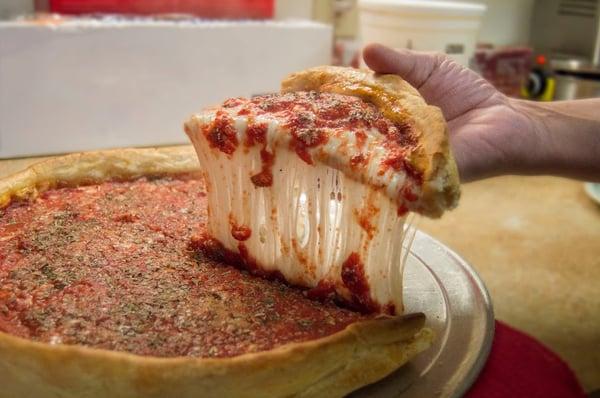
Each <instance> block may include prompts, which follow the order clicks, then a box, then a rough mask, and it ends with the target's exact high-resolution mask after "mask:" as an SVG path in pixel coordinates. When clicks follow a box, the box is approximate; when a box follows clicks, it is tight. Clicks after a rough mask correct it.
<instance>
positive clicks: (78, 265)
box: [0, 134, 372, 357]
mask: <svg viewBox="0 0 600 398" xmlns="http://www.w3.org/2000/svg"><path fill="white" fill-rule="evenodd" d="M226 135H227V134H225V136H226ZM226 141H227V140H225V141H223V142H226ZM223 147H224V148H227V147H228V146H227V145H224V146H223ZM205 196H206V192H205V188H204V186H203V184H202V183H201V182H200V181H198V180H195V179H193V178H156V179H148V178H142V179H139V180H136V181H131V182H106V183H102V184H96V185H88V186H81V187H71V188H69V187H65V188H59V189H52V190H49V191H46V192H45V193H43V194H42V195H41V196H40V197H38V198H37V199H35V200H33V201H31V202H25V201H22V202H15V203H11V204H10V205H9V206H8V207H6V208H4V209H0V331H3V332H6V333H10V334H13V335H15V336H19V337H23V338H28V339H32V340H35V341H41V342H46V343H51V344H58V343H62V344H76V345H84V346H89V347H96V348H103V349H109V350H117V351H125V352H130V353H134V354H140V355H151V356H159V357H173V356H193V357H231V356H235V355H240V354H244V353H248V352H257V351H263V350H269V349H272V348H274V347H277V346H280V345H282V344H286V343H290V342H300V341H306V340H311V339H315V338H319V337H324V336H327V335H330V334H332V333H335V332H337V331H340V330H342V329H343V328H345V327H346V326H347V325H348V324H350V323H352V322H356V321H359V320H363V319H368V318H370V317H372V316H371V315H361V314H360V313H357V312H354V311H351V310H349V309H345V308H342V307H339V306H337V305H335V304H334V303H333V302H332V301H331V300H325V301H323V302H318V301H315V300H311V299H309V298H308V297H306V296H307V294H306V293H305V292H306V291H305V290H301V289H297V288H293V287H290V286H287V285H286V284H284V283H282V282H281V281H280V278H281V275H275V274H273V275H261V274H260V269H259V268H258V267H256V264H253V262H252V259H251V258H249V257H248V256H247V257H248V258H244V257H243V253H244V252H243V250H242V248H243V247H244V244H243V241H244V239H247V236H249V235H250V234H251V233H252V231H250V230H249V229H247V227H244V226H242V225H237V224H234V225H232V234H233V235H234V237H236V239H238V240H239V245H240V253H242V255H241V256H240V255H239V254H235V253H231V252H230V253H227V252H226V251H224V250H222V247H221V250H220V249H219V247H218V242H212V244H213V245H216V246H215V247H213V248H212V250H199V249H198V248H199V246H202V247H203V248H205V249H206V246H207V245H208V246H210V244H211V242H210V241H207V240H206V239H202V236H203V234H204V232H205V229H204V225H205V222H206V217H207V215H206V198H205ZM219 250H220V251H219ZM206 253H209V254H210V255H207V254H206ZM215 253H220V257H219V256H217V257H215V255H214V254H215ZM246 254H247V253H246ZM229 257H231V258H229ZM236 262H237V263H238V264H240V263H241V264H243V265H245V268H246V270H244V269H238V268H236V267H232V266H228V265H225V264H224V263H234V264H235V263H236ZM352 264H353V263H352ZM352 264H351V263H349V265H345V268H344V269H346V274H347V276H346V279H344V280H345V281H347V284H348V286H349V288H350V289H351V290H352V291H353V292H355V294H356V295H357V300H358V301H360V302H362V301H361V300H363V299H362V298H361V297H362V296H360V294H361V293H360V289H361V286H362V285H361V282H360V275H358V274H357V275H358V276H353V275H354V274H352V273H353V272H354V271H353V269H354V268H353V265H352ZM242 268H244V267H242ZM249 271H251V272H249ZM252 273H257V274H259V275H260V276H267V277H269V278H270V280H267V279H265V278H261V277H257V276H254V275H253V274H252Z"/></svg>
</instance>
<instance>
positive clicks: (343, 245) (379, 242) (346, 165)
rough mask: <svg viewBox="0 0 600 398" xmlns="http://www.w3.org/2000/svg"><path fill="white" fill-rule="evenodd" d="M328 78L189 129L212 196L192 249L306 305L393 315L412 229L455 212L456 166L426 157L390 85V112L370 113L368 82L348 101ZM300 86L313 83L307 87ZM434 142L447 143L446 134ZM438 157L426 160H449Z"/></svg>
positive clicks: (192, 122)
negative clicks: (326, 303) (293, 288)
mask: <svg viewBox="0 0 600 398" xmlns="http://www.w3.org/2000/svg"><path fill="white" fill-rule="evenodd" d="M323 71H325V72H327V73H329V72H328V71H330V69H327V68H325V69H317V70H315V71H314V73H316V75H315V74H314V73H313V74H311V73H309V74H308V75H302V74H296V75H292V77H291V78H290V79H291V80H289V79H288V80H287V81H286V82H287V83H284V88H285V87H287V89H286V91H289V92H286V93H282V94H274V95H267V96H260V97H255V98H252V99H244V98H232V99H229V100H227V101H225V102H224V103H223V104H222V106H220V107H216V108H210V109H207V110H205V111H203V112H201V113H199V114H196V115H193V116H192V117H191V118H190V119H189V120H188V121H187V122H186V124H185V131H186V133H187V134H188V136H189V137H190V139H191V141H192V143H193V145H194V148H195V149H196V152H197V154H198V158H199V161H200V165H201V168H202V173H203V175H204V179H205V181H206V187H207V191H208V226H207V231H208V235H209V236H207V237H205V238H204V243H200V244H199V245H200V247H201V248H202V249H203V250H204V251H205V252H207V253H209V252H212V254H213V255H217V256H218V257H219V259H221V260H226V261H230V262H236V263H238V264H239V265H242V266H244V267H246V268H248V269H250V270H251V271H253V272H255V273H258V274H262V275H266V276H274V275H275V276H279V277H282V278H284V279H285V280H286V281H288V282H289V283H291V284H294V285H299V286H304V287H307V288H308V290H307V294H308V295H309V296H311V297H315V298H319V299H337V300H339V301H342V302H344V303H345V304H347V305H349V306H351V307H353V308H356V309H358V310H361V311H364V312H382V313H388V314H399V313H402V311H403V305H402V269H403V263H404V259H405V258H406V255H407V251H408V246H409V244H410V241H411V238H412V234H413V233H414V231H412V230H411V229H410V228H409V227H408V225H409V224H410V223H409V222H407V220H409V219H410V218H411V216H409V215H410V214H411V212H417V213H422V214H425V215H429V216H439V215H440V214H441V212H443V210H445V209H447V208H449V207H452V206H453V205H454V204H455V203H456V200H457V198H458V189H457V187H456V186H454V185H452V184H453V181H454V180H453V177H452V176H453V174H452V170H455V166H453V161H452V158H451V156H449V155H448V153H446V155H447V156H445V157H444V156H442V157H441V158H439V159H437V160H434V159H427V153H429V152H432V148H431V142H429V146H428V144H427V143H425V142H423V141H422V137H423V134H422V131H421V126H420V124H419V123H417V122H416V121H415V120H414V119H411V117H409V115H410V112H409V110H410V109H409V108H410V106H408V108H406V109H404V108H403V107H402V106H400V105H402V104H403V102H402V100H401V99H399V100H398V101H396V102H393V98H391V97H390V95H388V94H389V93H388V94H386V93H387V91H385V90H387V89H388V88H386V87H387V86H382V87H383V88H382V89H381V93H383V94H381V95H384V94H385V95H386V96H387V97H385V101H387V102H385V101H384V102H381V101H380V102H381V103H380V104H379V105H376V104H375V102H377V101H373V98H372V97H373V96H375V95H376V93H374V91H373V90H371V89H370V88H369V87H371V86H369V84H372V82H371V81H370V80H369V79H368V77H369V76H370V75H366V77H365V79H364V87H363V88H362V89H361V90H359V89H358V88H360V84H358V83H357V84H354V85H351V87H352V90H354V91H352V92H348V93H346V92H343V90H341V89H340V88H339V87H338V86H335V85H332V84H329V83H327V82H328V80H327V79H328V78H331V77H332V76H333V77H335V76H338V75H339V73H338V74H336V73H337V72H336V71H337V69H333V72H332V73H333V74H332V75H330V74H327V73H325V75H323V73H322V72H323ZM309 72H310V71H309ZM340 73H341V74H342V75H344V73H342V72H340ZM352 73H354V72H352ZM361 73H362V72H361ZM294 76H295V77H294ZM307 76H308V77H315V76H317V77H318V79H317V78H315V79H312V80H311V79H308V80H307V82H308V83H307V84H303V83H302V82H303V81H304V80H306V77H307ZM352 76H354V75H353V74H351V76H350V77H351V78H353V77H352ZM388 80H389V79H388ZM388 80H386V82H387V81H388ZM292 83H294V84H292ZM326 83H327V84H326ZM319 84H323V85H322V86H319ZM294 87H295V88H297V89H298V90H300V91H294V90H295V88H294ZM328 87H329V88H330V89H331V92H329V91H327V90H326V89H327V88H328ZM344 87H345V86H344ZM357 87H358V88H357ZM303 88H306V89H307V90H306V91H303V90H302V89H303ZM342 88H343V87H342ZM320 89H322V90H320ZM340 91H342V92H340ZM388 91H389V90H388ZM363 92H368V93H370V94H369V95H370V97H368V98H366V99H364V98H362V95H361V93H363ZM413 94H414V93H413ZM390 98H391V99H390ZM419 99H420V97H419ZM420 100H421V101H422V99H420ZM382 101H383V100H382ZM390 101H392V102H390ZM413 102H414V101H413ZM392 103H393V104H392ZM386 104H387V105H386ZM390 104H392V105H394V106H391V105H390ZM422 105H423V106H424V107H427V105H426V104H425V103H424V102H422ZM394 112H396V113H394ZM390 115H391V116H393V117H391V116H390ZM407 115H408V116H407ZM434 127H435V126H434ZM438 127H439V126H438ZM437 132H438V133H439V134H441V135H444V134H445V132H446V130H445V125H444V126H442V128H441V129H438V131H437ZM430 138H431V137H430ZM436 139H437V141H436V142H438V143H443V144H444V145H446V143H447V137H446V138H444V137H436ZM429 141H432V140H431V139H429ZM440 145H441V144H440ZM440 148H441V149H440ZM440 148H438V149H439V151H435V150H433V152H432V153H434V154H435V155H436V156H437V155H439V154H440V153H443V151H447V147H444V148H442V147H440ZM428 151H429V152H428ZM440 151H441V152H440ZM438 157H439V156H438ZM440 159H441V160H440ZM444 162H446V163H448V162H450V163H449V164H450V166H449V167H442V166H443V165H444V164H445V163H444ZM427 164H435V167H436V170H432V169H428V168H427V167H425V166H426V165H427ZM452 167H454V169H452ZM450 183H452V184H450Z"/></svg>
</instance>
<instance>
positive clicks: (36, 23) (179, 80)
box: [0, 0, 600, 158]
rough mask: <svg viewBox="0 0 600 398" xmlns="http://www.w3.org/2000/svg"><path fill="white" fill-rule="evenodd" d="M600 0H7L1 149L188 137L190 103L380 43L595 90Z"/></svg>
mask: <svg viewBox="0 0 600 398" xmlns="http://www.w3.org/2000/svg"><path fill="white" fill-rule="evenodd" d="M598 4H599V1H597V0H480V1H463V2H455V1H428V0H223V1H219V2H214V1H209V0H120V1H119V0H2V1H1V2H0V157H5V158H6V157H15V156H24V155H36V154H48V153H61V152H67V151H73V150H82V149H93V148H106V147H117V146H129V145H160V144H174V143H180V142H184V141H185V138H184V136H183V134H181V132H180V131H179V129H178V127H179V124H180V122H181V120H183V119H184V118H185V117H186V116H187V115H188V114H189V113H191V112H193V111H195V110H197V109H199V108H201V107H203V106H207V105H210V104H213V103H217V102H219V101H221V100H222V99H223V98H226V97H229V96H251V95H255V94H261V93H265V92H271V91H276V90H277V89H278V84H279V81H280V79H281V78H282V77H283V76H285V75H286V74H287V73H290V72H292V71H294V70H298V69H302V68H306V67H310V66H313V65H319V64H330V63H332V64H337V65H355V66H357V65H358V64H359V60H360V57H359V54H358V52H359V50H360V48H361V45H362V44H363V43H365V42H371V41H376V42H381V43H384V44H387V45H389V46H392V47H406V48H413V49H417V50H431V51H439V52H444V53H447V54H449V55H450V56H451V57H453V58H454V59H456V60H457V61H458V62H460V63H461V64H463V65H465V66H468V67H470V68H472V69H474V70H475V71H477V72H478V73H480V74H482V75H483V76H484V77H485V78H486V79H488V80H489V81H490V82H492V84H494V85H495V86H496V87H497V88H498V89H500V90H501V91H503V92H504V93H506V94H508V95H511V96H514V97H523V98H530V99H533V100H538V101H551V100H561V99H573V98H587V97H594V96H598V95H600V79H599V77H600V69H599V68H598V61H599V57H600V30H599V20H600V19H599V18H600V11H599V7H598ZM46 137H52V139H46ZM40 139H41V140H44V141H43V142H44V145H40V141H39V140H40Z"/></svg>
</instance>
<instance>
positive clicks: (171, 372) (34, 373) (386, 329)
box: [0, 147, 433, 397]
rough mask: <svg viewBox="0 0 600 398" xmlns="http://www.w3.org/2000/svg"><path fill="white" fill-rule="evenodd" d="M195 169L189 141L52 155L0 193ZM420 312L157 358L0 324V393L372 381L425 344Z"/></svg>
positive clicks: (328, 387)
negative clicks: (226, 349)
mask: <svg viewBox="0 0 600 398" xmlns="http://www.w3.org/2000/svg"><path fill="white" fill-rule="evenodd" d="M194 170H197V163H196V157H195V154H194V152H193V150H192V149H191V148H190V147H180V148H165V149H127V150H114V151H100V152H91V153H81V154H73V155H68V156H64V157H59V158H55V159H52V160H50V161H47V162H43V163H40V164H37V165H34V166H32V167H31V168H29V169H27V170H25V171H23V172H21V173H18V174H15V175H13V176H11V177H8V178H6V179H2V180H0V199H1V202H2V204H3V205H6V204H7V203H9V202H10V201H11V200H12V199H14V198H26V197H35V195H37V194H38V193H39V192H42V191H44V190H45V189H48V188H49V187H52V186H55V185H56V184H67V185H73V184H78V183H88V182H91V181H94V182H100V181H106V180H110V179H114V178H135V177H139V176H144V175H168V174H176V173H182V172H183V173H186V172H191V171H194ZM424 321H425V316H424V315H423V314H410V315H405V316H400V317H393V318H392V317H385V318H382V319H376V320H370V321H365V322H358V323H353V324H351V325H350V326H348V327H347V328H346V329H344V330H342V331H340V332H338V333H335V334H333V335H330V336H327V337H324V338H320V339H317V340H312V341H308V342H303V343H292V344H287V345H284V346H281V347H278V348H275V349H273V350H269V351H263V352H258V353H251V354H243V355H239V356H236V357H232V358H218V359H212V358H190V357H176V358H157V357H149V356H139V355H133V354H128V353H123V352H115V351H107V350H100V349H93V348H88V347H83V346H71V345H49V344H45V343H39V342H34V341H30V340H26V339H22V338H19V337H14V336H11V335H9V334H6V333H2V332H0V385H1V386H2V388H0V397H16V396H44V397H106V396H111V397H165V396H177V397H198V396H202V397H224V396H231V397H258V396H260V397H289V396H301V397H320V396H330V397H338V396H343V395H345V394H347V393H349V392H350V391H353V390H355V389H357V388H359V387H361V386H363V385H366V384H369V383H372V382H375V381H377V380H379V379H381V378H382V377H384V376H386V375H387V374H389V373H390V372H392V371H394V370H395V369H397V368H398V367H399V366H401V365H402V364H404V363H406V362H407V361H408V360H409V359H410V358H412V357H413V356H415V355H416V354H417V353H419V352H421V351H423V350H425V349H426V348H427V347H428V346H429V345H430V344H431V341H432V339H433V334H432V332H431V330H429V329H427V328H423V324H424Z"/></svg>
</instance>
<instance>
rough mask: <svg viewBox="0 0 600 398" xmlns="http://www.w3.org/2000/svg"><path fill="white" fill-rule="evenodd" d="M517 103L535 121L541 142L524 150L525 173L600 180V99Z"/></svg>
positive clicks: (533, 129) (534, 127)
mask: <svg viewBox="0 0 600 398" xmlns="http://www.w3.org/2000/svg"><path fill="white" fill-rule="evenodd" d="M513 104H514V106H515V107H516V108H517V109H520V110H521V112H523V113H524V114H526V115H527V117H528V118H529V119H530V120H531V126H532V131H531V132H529V133H530V134H533V135H534V138H535V142H537V143H538V144H537V147H536V148H525V149H524V153H523V154H522V156H523V157H524V158H527V157H528V156H529V159H525V160H524V163H525V165H524V166H525V167H524V170H523V174H553V175H562V176H565V177H571V178H577V179H582V180H590V181H600V99H590V100H577V101H560V102H549V103H542V102H532V101H520V100H514V102H513ZM527 152H529V153H527Z"/></svg>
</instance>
